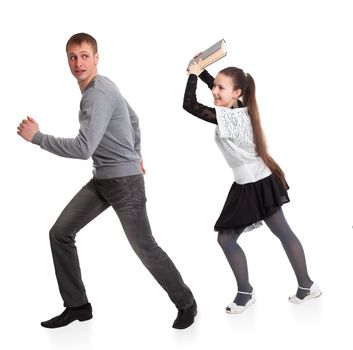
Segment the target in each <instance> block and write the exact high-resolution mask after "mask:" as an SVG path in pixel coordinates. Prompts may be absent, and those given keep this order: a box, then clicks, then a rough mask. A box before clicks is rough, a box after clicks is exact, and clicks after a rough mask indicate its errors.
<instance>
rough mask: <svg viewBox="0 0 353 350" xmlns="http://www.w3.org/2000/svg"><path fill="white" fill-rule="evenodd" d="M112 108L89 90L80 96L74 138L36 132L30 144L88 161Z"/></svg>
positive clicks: (96, 92) (62, 155)
mask: <svg viewBox="0 0 353 350" xmlns="http://www.w3.org/2000/svg"><path fill="white" fill-rule="evenodd" d="M112 112H113V108H112V106H111V104H110V103H109V101H108V100H107V98H106V96H105V95H104V93H103V92H101V91H99V90H96V89H90V90H89V91H87V92H86V93H84V95H83V96H82V100H81V110H80V129H79V131H78V135H77V136H76V137H75V138H62V137H55V136H52V135H47V134H43V133H41V132H40V131H38V132H37V133H36V134H35V135H34V137H33V139H32V143H34V144H37V145H39V146H40V147H41V148H42V149H44V150H46V151H48V152H51V153H54V154H56V155H58V156H60V157H66V158H76V159H88V158H90V157H91V156H92V154H93V152H94V151H95V150H96V148H97V146H98V145H99V143H100V141H101V140H102V137H103V135H104V133H105V130H106V128H107V125H108V123H109V121H110V118H111V116H112Z"/></svg>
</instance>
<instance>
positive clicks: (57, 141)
mask: <svg viewBox="0 0 353 350" xmlns="http://www.w3.org/2000/svg"><path fill="white" fill-rule="evenodd" d="M66 52H67V58H68V63H69V67H70V70H71V73H72V74H73V76H74V77H75V78H76V79H77V82H78V85H79V87H80V90H81V93H82V99H81V104H80V113H79V121H80V130H79V133H78V135H77V136H76V138H57V137H54V136H50V135H46V134H43V133H42V132H41V131H40V130H39V127H38V124H37V123H36V121H35V120H34V119H33V118H31V117H27V119H24V120H22V122H21V123H20V125H19V126H18V128H17V129H18V132H17V133H18V134H19V135H20V136H21V137H23V138H24V139H25V140H26V141H29V142H32V143H33V144H36V145H39V146H40V147H41V148H42V149H44V150H46V151H49V152H52V153H54V154H56V155H58V156H61V157H68V158H77V159H88V158H90V157H92V159H93V167H94V170H93V178H92V179H91V181H89V182H88V183H87V184H86V185H85V186H84V187H83V188H82V189H81V190H80V191H79V192H78V193H77V194H76V195H75V196H74V198H73V199H72V200H71V201H70V202H69V204H68V205H67V206H66V208H65V209H64V210H63V212H62V213H61V215H60V216H59V218H58V220H57V221H56V223H55V224H54V226H53V227H52V229H51V230H50V234H49V236H50V244H51V250H52V255H53V260H54V266H55V273H56V277H57V281H58V285H59V290H60V294H61V296H62V298H63V301H64V306H65V310H64V312H63V313H62V314H60V315H58V316H56V317H54V318H52V319H50V320H48V321H45V322H42V323H41V325H42V326H43V327H47V328H57V327H62V326H66V325H68V324H69V323H71V322H73V321H75V320H79V321H85V320H89V319H91V318H92V307H91V304H90V303H89V302H88V299H87V296H86V291H85V287H84V284H83V282H82V279H81V272H80V266H79V260H78V255H77V250H76V246H75V236H76V234H77V232H79V231H80V229H81V228H83V227H84V226H85V225H86V224H88V223H89V222H90V221H91V220H93V219H94V218H95V217H97V216H98V215H99V214H101V213H102V212H103V211H104V210H105V209H107V208H108V207H110V206H112V207H113V209H114V210H115V212H116V213H117V215H118V217H119V219H120V222H121V225H122V227H123V229H124V231H125V234H126V236H127V238H128V240H129V242H130V244H131V246H132V248H133V249H134V251H135V253H136V254H137V255H138V257H139V258H140V259H141V261H142V263H143V264H144V265H145V266H146V268H147V269H148V270H149V271H150V272H151V274H152V275H153V276H154V278H155V279H156V280H157V282H158V283H159V284H160V285H161V286H162V287H163V288H164V289H165V291H166V292H167V293H168V295H169V297H170V299H171V300H172V302H173V303H174V304H175V306H176V307H177V309H178V315H177V318H176V319H175V321H174V323H173V327H174V328H177V329H183V328H187V327H189V326H190V325H191V324H192V323H193V321H194V317H195V315H196V313H197V306H196V302H195V299H194V297H193V295H192V293H191V291H190V290H189V288H188V287H187V286H186V285H185V284H184V282H183V280H182V277H181V275H180V274H179V272H178V270H177V269H176V267H175V266H174V264H173V262H172V261H171V260H170V258H169V257H168V255H167V254H166V253H165V252H164V251H163V250H162V249H161V248H160V247H159V246H158V244H157V243H156V241H155V240H154V238H153V236H152V233H151V229H150V225H149V222H148V217H147V212H146V204H145V203H146V197H145V188H144V179H143V173H144V168H143V163H142V158H141V149H140V129H139V122H138V118H137V115H136V114H135V112H134V111H133V110H132V108H131V107H130V105H129V104H128V102H127V101H126V100H125V99H124V98H123V97H122V95H121V94H120V92H119V89H118V88H117V87H116V86H115V85H114V83H113V82H112V81H110V80H109V79H108V78H106V77H104V76H101V75H99V74H98V71H97V64H98V58H99V57H98V51H97V42H96V40H95V39H94V38H93V37H92V36H91V35H89V34H86V33H78V34H75V35H73V36H72V37H71V38H70V39H69V41H68V42H67V45H66Z"/></svg>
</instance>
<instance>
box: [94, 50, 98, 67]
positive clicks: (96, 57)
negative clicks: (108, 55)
mask: <svg viewBox="0 0 353 350" xmlns="http://www.w3.org/2000/svg"><path fill="white" fill-rule="evenodd" d="M98 61H99V54H98V52H97V53H96V54H95V55H94V63H95V64H96V65H97V64H98Z"/></svg>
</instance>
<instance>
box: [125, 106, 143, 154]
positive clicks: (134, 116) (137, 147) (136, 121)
mask: <svg viewBox="0 0 353 350" xmlns="http://www.w3.org/2000/svg"><path fill="white" fill-rule="evenodd" d="M125 103H126V106H127V109H128V111H129V115H130V120H131V125H132V128H133V130H134V137H135V144H134V148H135V151H136V152H137V154H138V155H139V156H140V157H142V156H141V131H140V125H139V119H138V116H137V114H136V113H135V111H134V110H133V109H132V108H131V106H130V105H129V103H128V102H127V101H126V100H125Z"/></svg>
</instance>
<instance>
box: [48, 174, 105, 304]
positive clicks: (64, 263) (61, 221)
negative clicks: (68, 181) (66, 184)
mask: <svg viewBox="0 0 353 350" xmlns="http://www.w3.org/2000/svg"><path fill="white" fill-rule="evenodd" d="M109 206H110V205H109V203H108V202H107V201H106V200H105V199H104V198H102V197H101V196H100V195H99V194H98V192H97V190H96V187H95V180H91V181H90V182H88V184H87V185H85V186H84V187H83V188H82V189H81V190H80V191H79V192H78V193H77V194H76V195H75V196H74V197H73V199H72V200H71V201H70V203H69V204H68V205H67V206H66V208H65V209H64V210H63V212H62V213H61V214H60V216H59V218H58V220H57V221H56V223H55V224H54V226H53V227H52V229H51V230H50V244H51V250H52V255H53V260H54V266H55V273H56V277H57V280H58V285H59V290H60V294H61V296H62V298H63V300H64V306H65V307H77V306H80V305H83V304H86V303H88V299H87V296H86V291H85V287H84V285H83V282H82V279H81V270H80V264H79V259H78V254H77V249H76V246H75V237H76V234H77V233H78V232H79V231H80V230H81V228H83V227H84V226H85V225H87V224H88V223H89V222H90V221H92V220H93V219H94V218H95V217H97V216H98V215H99V214H100V213H102V212H103V211H104V210H105V209H107V208H108V207H109Z"/></svg>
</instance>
